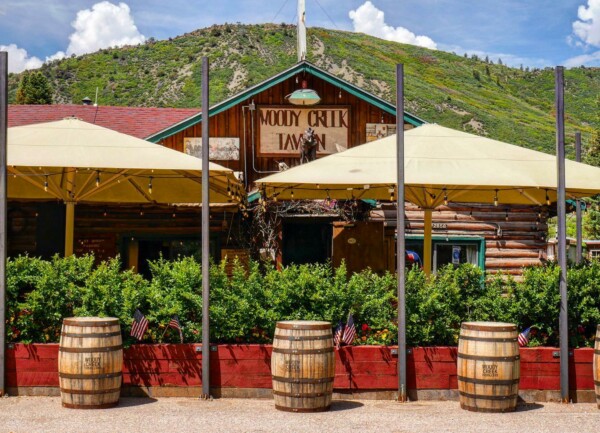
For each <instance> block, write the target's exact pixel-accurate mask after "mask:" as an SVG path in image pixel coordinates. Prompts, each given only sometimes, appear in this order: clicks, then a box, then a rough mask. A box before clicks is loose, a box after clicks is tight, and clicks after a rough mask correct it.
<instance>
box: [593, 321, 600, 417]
mask: <svg viewBox="0 0 600 433" xmlns="http://www.w3.org/2000/svg"><path fill="white" fill-rule="evenodd" d="M599 358H600V325H597V327H596V341H595V342H594V362H593V371H594V390H595V392H596V404H597V405H598V409H600V359H599Z"/></svg>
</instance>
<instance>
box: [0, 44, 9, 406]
mask: <svg viewBox="0 0 600 433" xmlns="http://www.w3.org/2000/svg"><path fill="white" fill-rule="evenodd" d="M7 128H8V53H7V52H6V51H1V52H0V396H3V395H4V392H5V385H4V371H5V370H4V367H5V360H6V357H5V353H6V326H5V323H6V243H7V242H8V240H7V238H6V233H7V232H6V227H7V226H6V215H7V212H6V159H7V145H8V131H7Z"/></svg>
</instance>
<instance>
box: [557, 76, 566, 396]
mask: <svg viewBox="0 0 600 433" xmlns="http://www.w3.org/2000/svg"><path fill="white" fill-rule="evenodd" d="M563 74H564V68H563V67H562V66H557V67H556V73H555V91H556V163H557V168H558V170H557V172H558V189H557V196H556V207H557V220H558V227H557V235H558V265H559V267H560V281H559V289H560V320H559V335H560V397H561V400H562V401H563V403H568V402H569V318H568V315H567V311H568V310H567V223H566V209H565V200H566V194H565V103H564V90H565V81H564V75H563Z"/></svg>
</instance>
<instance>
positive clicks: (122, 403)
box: [116, 397, 158, 408]
mask: <svg viewBox="0 0 600 433" xmlns="http://www.w3.org/2000/svg"><path fill="white" fill-rule="evenodd" d="M157 401H158V400H157V399H155V398H151V397H125V398H123V397H122V398H121V399H119V404H118V406H116V407H117V408H119V407H134V406H143V405H145V404H152V403H156V402H157Z"/></svg>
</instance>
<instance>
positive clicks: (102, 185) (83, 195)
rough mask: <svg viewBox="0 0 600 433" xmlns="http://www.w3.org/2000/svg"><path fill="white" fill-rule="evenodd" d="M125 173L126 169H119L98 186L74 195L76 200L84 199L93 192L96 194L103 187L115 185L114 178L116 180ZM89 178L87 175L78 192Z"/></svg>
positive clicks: (103, 188) (102, 189) (86, 183)
mask: <svg viewBox="0 0 600 433" xmlns="http://www.w3.org/2000/svg"><path fill="white" fill-rule="evenodd" d="M125 173H127V170H121V171H119V172H118V173H116V174H113V176H112V177H110V178H109V179H107V180H105V181H103V182H102V184H101V185H100V186H97V187H95V188H93V189H90V190H88V191H87V192H85V193H82V194H81V195H76V200H84V199H86V198H87V197H89V196H92V195H94V194H98V193H100V192H102V191H104V190H105V189H108V188H112V187H113V186H114V185H115V180H118V179H119V177H121V176H123V175H124V174H125ZM89 180H91V176H90V177H88V181H86V182H85V184H84V186H83V187H82V188H81V189H80V190H79V191H80V192H81V191H83V188H84V187H85V186H87V185H88V184H89V183H90V182H89Z"/></svg>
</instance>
